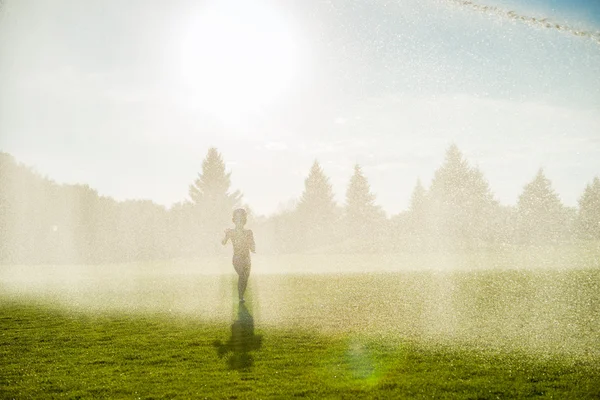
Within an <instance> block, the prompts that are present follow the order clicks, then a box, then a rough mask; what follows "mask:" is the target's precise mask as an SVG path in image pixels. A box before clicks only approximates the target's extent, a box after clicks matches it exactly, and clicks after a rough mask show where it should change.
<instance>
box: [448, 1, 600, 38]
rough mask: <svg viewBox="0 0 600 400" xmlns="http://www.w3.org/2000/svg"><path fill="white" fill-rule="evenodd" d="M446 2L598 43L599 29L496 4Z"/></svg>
mask: <svg viewBox="0 0 600 400" xmlns="http://www.w3.org/2000/svg"><path fill="white" fill-rule="evenodd" d="M445 1H446V2H448V3H452V4H455V5H458V6H461V7H465V8H470V9H471V10H474V11H477V12H480V13H486V14H489V15H495V16H497V17H500V18H507V19H510V20H513V21H517V22H521V23H525V24H527V25H530V26H533V27H537V28H545V29H553V30H557V31H560V32H563V33H567V34H571V35H573V36H578V37H583V38H588V39H591V40H593V41H594V42H596V43H597V44H599V45H600V31H596V32H592V31H586V30H581V29H576V28H573V27H571V26H568V25H566V24H559V23H557V22H552V21H549V20H548V18H536V17H530V16H527V15H521V14H519V13H517V12H515V11H512V10H511V11H508V10H505V9H503V8H500V7H496V6H488V5H484V4H478V3H476V2H474V1H471V0H445Z"/></svg>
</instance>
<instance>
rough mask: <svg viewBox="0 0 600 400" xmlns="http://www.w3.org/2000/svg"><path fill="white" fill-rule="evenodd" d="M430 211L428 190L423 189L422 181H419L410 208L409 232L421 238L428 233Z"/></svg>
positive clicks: (411, 198)
mask: <svg viewBox="0 0 600 400" xmlns="http://www.w3.org/2000/svg"><path fill="white" fill-rule="evenodd" d="M428 211H429V210H428V205H427V190H425V188H424V187H423V184H422V183H421V180H420V179H417V183H416V185H415V188H414V189H413V192H412V195H411V197H410V205H409V208H408V213H409V214H408V219H409V221H410V222H409V225H410V227H409V231H410V232H411V233H413V234H416V235H419V236H420V235H422V234H424V233H425V232H426V231H427V214H428Z"/></svg>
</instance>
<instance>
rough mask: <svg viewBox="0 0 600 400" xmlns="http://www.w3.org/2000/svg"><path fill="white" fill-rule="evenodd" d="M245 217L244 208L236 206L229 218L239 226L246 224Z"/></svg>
mask: <svg viewBox="0 0 600 400" xmlns="http://www.w3.org/2000/svg"><path fill="white" fill-rule="evenodd" d="M246 218H247V214H246V210H244V209H243V208H238V209H237V210H235V211H234V212H233V218H232V219H231V220H232V221H233V223H234V224H235V226H240V227H241V226H244V225H246Z"/></svg>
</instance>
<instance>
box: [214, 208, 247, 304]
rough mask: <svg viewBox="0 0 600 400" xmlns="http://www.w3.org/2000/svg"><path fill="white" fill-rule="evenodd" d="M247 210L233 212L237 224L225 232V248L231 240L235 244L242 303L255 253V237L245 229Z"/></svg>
mask: <svg viewBox="0 0 600 400" xmlns="http://www.w3.org/2000/svg"><path fill="white" fill-rule="evenodd" d="M246 218H247V216H246V210H244V209H243V208H238V209H237V210H235V211H234V212H233V218H232V221H233V223H234V224H235V228H234V229H226V230H225V238H223V241H222V242H221V243H223V246H225V245H226V244H227V241H228V240H230V239H231V243H232V244H233V260H232V262H233V268H235V272H237V274H238V275H239V279H238V296H239V298H240V303H243V302H244V301H245V300H244V292H245V291H246V286H247V285H248V277H249V276H250V251H252V252H253V253H254V252H255V245H254V235H253V234H252V231H251V230H250V229H244V225H245V224H246Z"/></svg>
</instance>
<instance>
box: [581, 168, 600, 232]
mask: <svg viewBox="0 0 600 400" xmlns="http://www.w3.org/2000/svg"><path fill="white" fill-rule="evenodd" d="M577 233H578V236H579V237H580V238H582V239H600V179H598V177H594V180H593V181H592V183H590V184H588V185H587V186H586V188H585V190H584V192H583V194H582V195H581V198H580V199H579V212H578V214H577Z"/></svg>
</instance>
